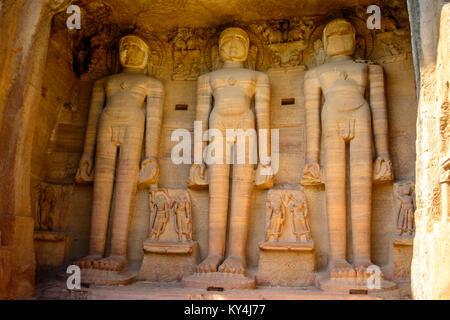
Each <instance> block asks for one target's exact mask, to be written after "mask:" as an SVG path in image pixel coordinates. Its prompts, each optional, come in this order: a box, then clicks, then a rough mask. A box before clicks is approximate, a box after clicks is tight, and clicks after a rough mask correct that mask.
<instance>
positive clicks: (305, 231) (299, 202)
mask: <svg viewBox="0 0 450 320" xmlns="http://www.w3.org/2000/svg"><path fill="white" fill-rule="evenodd" d="M288 212H289V213H290V214H291V216H292V232H293V233H294V235H295V237H296V239H297V241H299V242H301V241H304V242H307V241H311V228H310V227H309V222H308V208H307V206H306V201H305V199H297V198H296V197H294V196H293V195H292V194H291V195H289V196H288Z"/></svg>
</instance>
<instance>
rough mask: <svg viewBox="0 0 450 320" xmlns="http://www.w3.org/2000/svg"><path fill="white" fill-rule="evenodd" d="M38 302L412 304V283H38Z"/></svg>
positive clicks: (49, 281) (36, 297)
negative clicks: (363, 290) (340, 286)
mask: <svg viewBox="0 0 450 320" xmlns="http://www.w3.org/2000/svg"><path fill="white" fill-rule="evenodd" d="M34 299H36V300H48V299H52V300H75V299H76V300H410V299H411V292H410V286H409V283H402V284H399V285H398V288H397V289H395V290H391V291H386V292H383V293H381V292H373V293H368V294H360V293H353V294H349V293H345V294H343V293H336V292H327V291H322V290H320V289H318V288H315V287H303V288H299V287H293V288H268V287H257V288H256V289H253V290H225V291H223V292H217V291H207V290H205V289H198V288H183V287H182V285H181V283H180V282H170V283H161V282H136V283H134V284H132V285H129V286H116V287H113V286H96V285H91V286H89V288H86V287H83V288H82V290H80V291H75V292H70V291H69V290H67V288H66V284H65V282H64V281H59V282H58V281H51V280H48V281H46V282H41V283H38V285H37V295H36V296H35V298H34Z"/></svg>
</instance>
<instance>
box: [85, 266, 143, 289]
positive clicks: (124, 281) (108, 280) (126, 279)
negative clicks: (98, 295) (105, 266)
mask: <svg viewBox="0 0 450 320" xmlns="http://www.w3.org/2000/svg"><path fill="white" fill-rule="evenodd" d="M136 278H137V273H136V272H133V271H131V270H126V271H122V272H117V271H105V270H97V269H81V283H82V284H89V285H101V286H117V285H129V284H132V283H133V282H135V281H136Z"/></svg>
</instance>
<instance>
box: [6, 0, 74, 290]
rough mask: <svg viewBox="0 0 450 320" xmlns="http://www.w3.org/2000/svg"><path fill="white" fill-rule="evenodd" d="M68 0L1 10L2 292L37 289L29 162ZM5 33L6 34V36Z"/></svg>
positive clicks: (12, 4) (26, 2) (28, 0)
mask: <svg viewBox="0 0 450 320" xmlns="http://www.w3.org/2000/svg"><path fill="white" fill-rule="evenodd" d="M70 2H71V1H69V0H17V1H12V0H6V1H4V2H3V5H2V8H1V11H0V15H1V18H0V21H1V22H0V27H1V31H0V32H1V34H2V39H8V40H7V41H5V42H2V43H1V44H0V58H1V59H2V62H4V65H3V66H2V67H1V69H0V75H1V77H0V79H1V80H0V88H1V91H0V159H1V161H0V177H1V184H0V233H1V237H2V242H1V243H2V245H3V247H0V289H1V291H0V298H12V299H22V298H27V297H30V296H31V295H32V294H33V292H34V273H35V266H36V262H35V255H34V246H33V218H32V215H31V195H30V167H31V148H32V141H33V132H34V128H35V125H36V122H37V121H36V120H37V118H38V115H37V114H36V112H35V110H37V106H38V105H39V101H40V99H39V98H40V94H41V85H42V77H43V69H44V67H45V61H46V56H47V49H48V41H49V35H50V28H51V22H52V18H53V16H54V15H55V14H56V13H57V12H59V11H61V10H64V9H65V8H66V7H67V5H68V4H69V3H70ZM6 33H7V35H6ZM3 35H5V37H3Z"/></svg>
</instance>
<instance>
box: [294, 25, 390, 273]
mask: <svg viewBox="0 0 450 320" xmlns="http://www.w3.org/2000/svg"><path fill="white" fill-rule="evenodd" d="M323 42H324V46H325V50H326V52H327V55H328V57H329V62H328V63H326V64H324V65H321V66H318V67H316V68H315V69H312V70H310V71H308V72H307V74H306V76H305V99H306V122H307V155H306V161H307V164H306V166H305V169H304V177H303V181H302V184H303V185H315V184H320V183H322V179H321V177H320V174H321V170H320V166H319V154H320V144H321V143H320V137H321V136H322V139H323V142H322V145H323V147H324V149H325V150H324V159H323V161H322V162H323V165H324V173H325V179H324V181H325V188H326V202H327V203H326V207H327V214H328V228H329V235H330V237H329V238H330V253H329V275H330V277H331V278H346V277H355V276H358V277H366V276H367V275H368V271H367V268H368V267H369V266H370V265H372V261H371V254H370V246H371V243H370V239H371V238H370V237H371V235H370V221H371V211H372V184H373V182H374V180H375V182H386V181H391V180H392V179H393V174H392V163H391V161H390V156H389V150H388V117H387V110H386V100H385V93H384V77H383V69H382V67H381V66H378V65H375V64H367V63H359V62H355V61H353V58H352V55H353V54H354V52H355V28H354V27H353V25H352V24H350V23H349V22H348V21H346V20H344V19H337V20H334V21H332V22H330V23H329V24H328V25H327V26H326V28H325V30H324V35H323ZM366 94H367V96H368V97H369V99H368V101H367V100H366ZM322 96H323V98H324V104H323V106H322V111H321V112H320V107H321V106H320V105H321V100H322ZM321 129H322V132H321ZM372 137H374V138H375V151H376V161H375V165H374V164H373V151H372V145H373V143H372ZM346 146H348V148H349V157H348V159H347V157H346ZM347 163H349V168H350V181H346V164H347ZM347 183H349V184H350V192H351V196H350V198H351V200H350V207H351V223H352V237H353V266H352V265H350V264H349V263H348V262H347V258H346V256H347V255H346V247H347V241H346V236H347V228H346V184H347Z"/></svg>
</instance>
